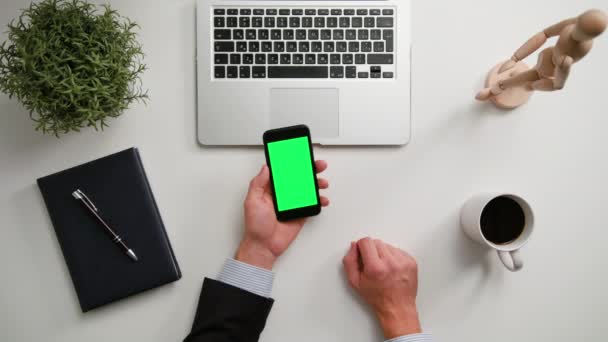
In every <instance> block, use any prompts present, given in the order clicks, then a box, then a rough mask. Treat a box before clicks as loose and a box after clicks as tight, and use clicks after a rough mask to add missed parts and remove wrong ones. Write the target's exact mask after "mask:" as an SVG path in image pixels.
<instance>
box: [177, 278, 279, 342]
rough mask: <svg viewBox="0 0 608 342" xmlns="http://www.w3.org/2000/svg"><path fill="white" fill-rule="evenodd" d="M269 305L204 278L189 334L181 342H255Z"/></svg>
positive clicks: (232, 287) (235, 289)
mask: <svg viewBox="0 0 608 342" xmlns="http://www.w3.org/2000/svg"><path fill="white" fill-rule="evenodd" d="M273 302H274V301H273V300H272V299H270V298H265V297H261V296H258V295H256V294H253V293H251V292H247V291H245V290H241V289H239V288H237V287H234V286H231V285H228V284H224V283H222V282H219V281H216V280H213V279H209V278H205V281H204V282H203V290H202V291H201V296H200V299H199V301H198V308H197V310H196V316H195V318H194V324H193V325H192V331H191V332H190V334H189V335H188V337H186V339H185V340H184V342H256V341H258V339H259V338H260V333H261V332H262V330H264V326H265V325H266V318H267V317H268V314H269V313H270V309H271V308H272V304H273Z"/></svg>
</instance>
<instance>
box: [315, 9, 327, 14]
mask: <svg viewBox="0 0 608 342" xmlns="http://www.w3.org/2000/svg"><path fill="white" fill-rule="evenodd" d="M317 13H318V14H319V15H329V10H328V9H327V8H322V9H319V10H318V11H317Z"/></svg>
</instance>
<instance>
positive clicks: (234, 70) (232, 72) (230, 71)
mask: <svg viewBox="0 0 608 342" xmlns="http://www.w3.org/2000/svg"><path fill="white" fill-rule="evenodd" d="M226 76H228V78H237V77H239V68H238V67H236V66H229V67H227V68H226Z"/></svg>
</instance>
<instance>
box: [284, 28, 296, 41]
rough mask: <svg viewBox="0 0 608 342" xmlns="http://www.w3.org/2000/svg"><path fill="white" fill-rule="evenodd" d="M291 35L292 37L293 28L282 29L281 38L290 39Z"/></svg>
mask: <svg viewBox="0 0 608 342" xmlns="http://www.w3.org/2000/svg"><path fill="white" fill-rule="evenodd" d="M293 37H294V35H293V30H290V29H284V30H283V39H285V40H292V39H293Z"/></svg>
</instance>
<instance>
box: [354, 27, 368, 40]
mask: <svg viewBox="0 0 608 342" xmlns="http://www.w3.org/2000/svg"><path fill="white" fill-rule="evenodd" d="M357 34H358V36H359V40H368V39H369V30H366V29H360V30H358V31H357Z"/></svg>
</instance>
